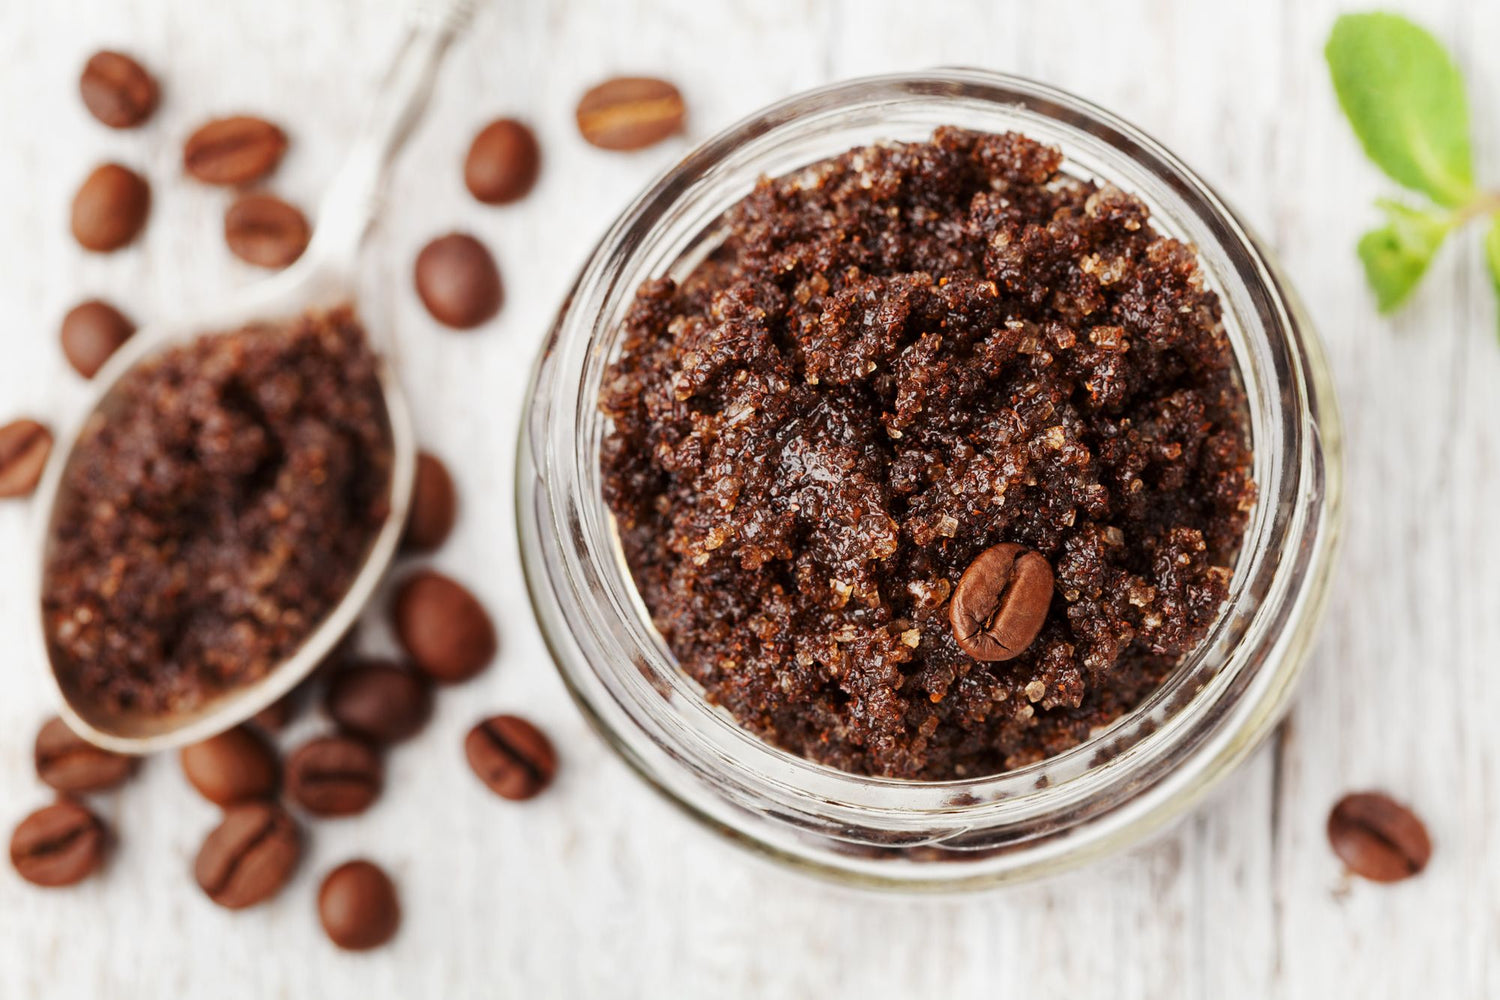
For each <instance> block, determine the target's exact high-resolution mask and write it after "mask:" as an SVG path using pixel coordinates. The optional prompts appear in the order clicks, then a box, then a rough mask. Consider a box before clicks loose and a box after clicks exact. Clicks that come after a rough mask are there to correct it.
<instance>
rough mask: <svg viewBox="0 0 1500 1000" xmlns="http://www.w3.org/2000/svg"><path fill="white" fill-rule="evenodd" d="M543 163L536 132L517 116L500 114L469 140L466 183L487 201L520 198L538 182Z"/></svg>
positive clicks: (490, 202) (488, 202)
mask: <svg viewBox="0 0 1500 1000" xmlns="http://www.w3.org/2000/svg"><path fill="white" fill-rule="evenodd" d="M541 164H542V150H541V147H540V146H538V145H537V141H536V134H535V133H534V132H532V131H531V129H529V128H527V127H526V126H525V125H524V124H522V123H521V122H518V121H516V120H515V119H514V118H501V119H499V120H498V121H493V122H490V123H489V124H488V125H486V126H485V127H484V128H483V129H481V130H480V131H479V134H478V135H476V136H475V137H474V142H473V143H472V144H470V146H469V155H468V157H467V158H465V160H464V185H465V186H466V187H468V189H469V193H470V194H472V195H473V196H474V197H476V198H478V199H479V200H480V201H482V202H484V203H485V204H486V205H503V204H505V203H507V202H512V201H518V200H519V199H521V198H523V197H525V195H526V193H527V192H528V191H530V190H531V186H532V185H533V184H535V183H536V177H537V173H538V172H539V171H540V169H541Z"/></svg>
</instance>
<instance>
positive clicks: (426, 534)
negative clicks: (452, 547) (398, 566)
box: [404, 451, 458, 552]
mask: <svg viewBox="0 0 1500 1000" xmlns="http://www.w3.org/2000/svg"><path fill="white" fill-rule="evenodd" d="M457 509H458V492H457V491H456V490H455V489H454V488H453V477H452V476H450V475H448V467H447V466H446V465H444V464H443V463H442V461H441V460H439V459H438V458H436V457H434V456H432V455H429V454H427V453H426V452H425V451H424V452H422V453H421V454H420V455H418V456H417V478H416V482H415V483H414V484H413V485H412V491H411V510H410V511H408V512H407V515H406V537H405V539H404V543H405V545H406V547H407V548H409V549H414V550H416V551H418V552H430V551H432V550H433V549H435V548H437V547H438V546H439V545H442V544H443V542H444V541H445V540H446V539H447V538H448V532H450V531H452V530H453V521H454V519H455V518H456V516H457Z"/></svg>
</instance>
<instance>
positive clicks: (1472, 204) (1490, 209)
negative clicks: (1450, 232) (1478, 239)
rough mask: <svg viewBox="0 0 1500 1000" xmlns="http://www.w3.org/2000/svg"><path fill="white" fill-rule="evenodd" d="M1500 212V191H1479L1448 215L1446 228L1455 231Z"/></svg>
mask: <svg viewBox="0 0 1500 1000" xmlns="http://www.w3.org/2000/svg"><path fill="white" fill-rule="evenodd" d="M1496 212H1500V190H1495V191H1481V192H1479V193H1478V194H1476V195H1475V196H1474V197H1473V198H1471V199H1469V201H1468V202H1467V203H1466V204H1463V205H1460V206H1458V207H1457V208H1455V209H1454V210H1453V211H1452V212H1450V213H1449V214H1448V226H1449V227H1450V228H1452V229H1457V228H1458V227H1460V226H1463V225H1467V224H1468V223H1470V222H1473V221H1474V220H1475V219H1477V218H1479V217H1481V216H1485V215H1493V214H1494V213H1496Z"/></svg>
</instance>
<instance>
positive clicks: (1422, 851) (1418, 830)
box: [1328, 792, 1432, 882]
mask: <svg viewBox="0 0 1500 1000" xmlns="http://www.w3.org/2000/svg"><path fill="white" fill-rule="evenodd" d="M1328 842H1329V843H1330V844H1331V845H1333V852H1334V853H1335V854H1337V855H1338V856H1339V858H1340V859H1342V860H1343V862H1344V864H1345V865H1347V866H1348V868H1349V870H1350V871H1351V872H1353V873H1354V874H1356V875H1360V876H1362V877H1364V878H1367V879H1370V880H1371V881H1374V882H1399V881H1401V880H1402V879H1404V878H1410V877H1411V876H1413V875H1416V874H1417V873H1418V872H1420V871H1421V870H1422V869H1423V868H1426V867H1427V862H1428V860H1429V859H1430V858H1431V857H1432V841H1431V840H1429V839H1428V837H1427V827H1425V826H1424V825H1423V824H1422V821H1421V820H1420V819H1419V818H1417V815H1416V813H1414V812H1412V811H1411V810H1410V809H1408V808H1407V807H1406V806H1404V805H1402V804H1401V803H1399V802H1397V801H1395V800H1394V799H1392V798H1391V797H1390V796H1388V795H1384V794H1382V793H1380V792H1357V793H1355V794H1353V795H1346V796H1344V797H1343V798H1342V799H1340V800H1339V802H1338V804H1337V805H1336V806H1334V807H1333V811H1332V812H1331V813H1329V814H1328Z"/></svg>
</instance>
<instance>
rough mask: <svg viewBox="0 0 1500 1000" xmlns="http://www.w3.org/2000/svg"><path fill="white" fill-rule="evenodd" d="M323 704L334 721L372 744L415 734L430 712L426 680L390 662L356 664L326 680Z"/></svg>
mask: <svg viewBox="0 0 1500 1000" xmlns="http://www.w3.org/2000/svg"><path fill="white" fill-rule="evenodd" d="M323 704H324V707H325V708H326V709H327V710H328V714H329V716H330V717H332V719H333V721H334V722H337V723H338V724H339V726H340V727H341V728H343V729H345V730H347V731H348V732H351V733H353V734H354V735H355V736H359V737H362V738H364V739H367V740H371V741H373V742H375V743H399V742H400V741H401V740H404V739H408V738H409V737H412V736H415V735H416V734H417V733H418V732H419V731H420V730H421V728H422V727H423V726H424V725H426V724H427V719H428V717H429V716H430V715H431V714H432V691H431V689H430V688H429V687H428V686H427V681H426V680H425V679H424V678H422V677H418V676H417V675H416V674H415V673H413V672H412V671H410V670H408V669H406V668H405V667H401V666H398V665H396V664H394V663H388V662H384V661H378V660H377V661H370V662H367V663H358V664H355V665H353V666H350V667H346V668H344V669H343V670H340V671H339V672H337V673H335V674H334V675H333V676H332V677H331V678H330V679H329V681H328V693H327V696H326V697H325V699H324V703H323Z"/></svg>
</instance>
